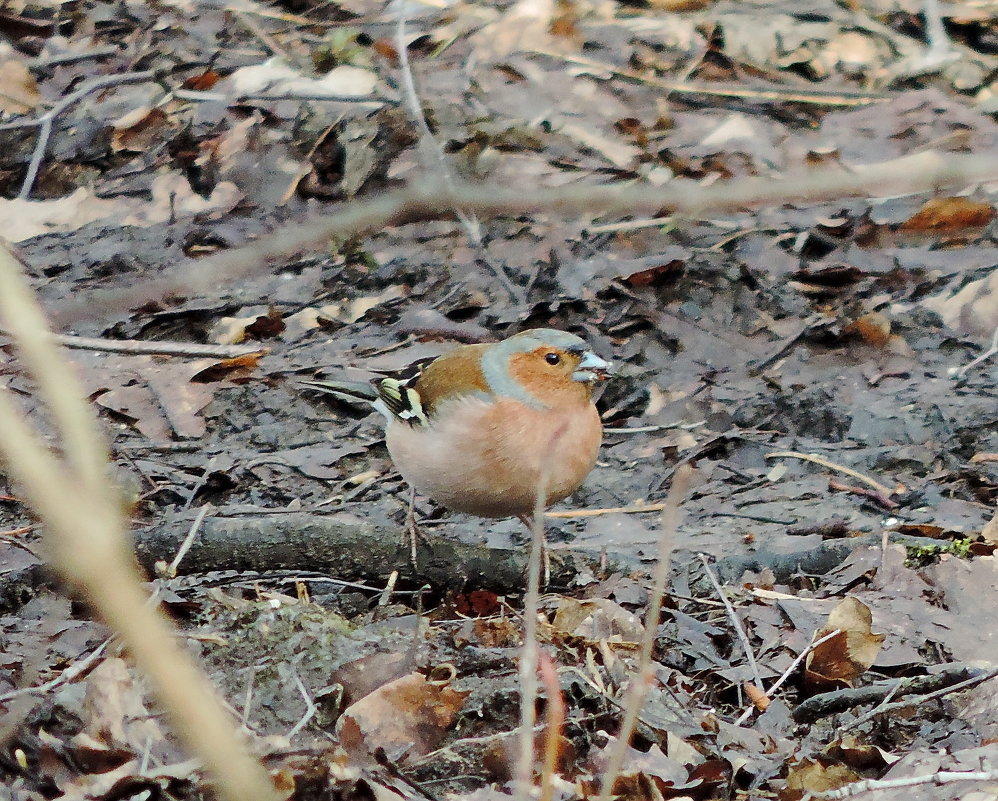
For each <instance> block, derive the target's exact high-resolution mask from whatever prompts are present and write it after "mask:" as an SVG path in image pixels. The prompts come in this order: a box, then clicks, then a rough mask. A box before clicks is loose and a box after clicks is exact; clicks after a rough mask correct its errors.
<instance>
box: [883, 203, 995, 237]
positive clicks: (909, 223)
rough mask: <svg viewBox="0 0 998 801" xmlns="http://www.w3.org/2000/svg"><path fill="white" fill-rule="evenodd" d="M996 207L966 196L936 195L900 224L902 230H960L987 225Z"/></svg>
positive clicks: (993, 216)
mask: <svg viewBox="0 0 998 801" xmlns="http://www.w3.org/2000/svg"><path fill="white" fill-rule="evenodd" d="M995 214H996V212H995V210H994V207H993V206H991V204H989V203H981V202H979V201H976V200H971V199H970V198H965V197H935V198H932V199H930V200H927V201H926V202H925V204H924V205H923V206H922V208H920V209H919V210H918V211H916V212H915V213H914V214H913V215H912V216H911V217H909V218H908V219H907V220H905V221H904V222H903V223H901V225H900V227H899V228H900V230H901V231H958V230H960V229H961V228H976V227H980V226H984V225H987V224H988V223H989V222H991V221H992V220H993V219H994V218H995Z"/></svg>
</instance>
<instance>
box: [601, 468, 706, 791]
mask: <svg viewBox="0 0 998 801" xmlns="http://www.w3.org/2000/svg"><path fill="white" fill-rule="evenodd" d="M692 479H693V468H692V467H690V466H689V465H688V464H683V465H680V466H679V468H678V469H677V470H676V474H675V476H674V477H673V479H672V486H671V487H670V488H669V496H668V498H666V500H665V509H663V510H662V517H661V520H660V524H659V525H660V530H659V535H658V564H657V565H656V566H655V580H654V584H653V585H652V591H651V593H650V594H649V597H648V609H647V611H646V612H645V621H644V625H645V629H644V635H643V636H642V638H641V650H640V651H639V657H638V666H637V670H636V671H635V673H634V676H633V677H632V678H631V680H630V682H629V683H628V685H627V695H626V697H625V698H624V720H623V722H622V723H621V724H620V731H619V732H618V733H617V739H616V741H615V742H614V744H613V747H612V748H611V750H610V757H609V759H608V760H607V766H606V772H605V773H604V774H603V785H602V786H601V787H600V794H599V801H609V798H610V796H611V794H612V793H613V783H614V782H615V781H616V780H617V776H618V775H619V774H620V769H621V767H622V766H623V764H624V757H625V756H626V754H627V746H628V744H629V743H630V741H631V734H632V733H633V732H634V726H635V725H636V724H637V722H638V715H640V714H641V706H642V704H643V703H644V700H645V694H646V693H647V692H648V687H649V685H650V684H651V680H652V678H653V675H654V666H653V663H652V652H653V651H654V649H655V637H656V635H657V634H658V623H659V620H660V619H661V615H662V599H663V598H664V597H665V585H666V584H667V583H668V581H669V568H670V566H671V565H672V548H673V545H674V543H675V540H676V528H677V527H678V525H679V504H680V502H681V501H682V499H683V498H684V497H685V496H686V493H687V492H688V491H689V488H690V483H691V482H692Z"/></svg>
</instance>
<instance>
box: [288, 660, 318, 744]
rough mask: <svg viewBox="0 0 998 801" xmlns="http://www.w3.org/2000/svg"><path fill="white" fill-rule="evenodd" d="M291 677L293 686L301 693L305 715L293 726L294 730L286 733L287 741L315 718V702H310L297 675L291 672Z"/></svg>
mask: <svg viewBox="0 0 998 801" xmlns="http://www.w3.org/2000/svg"><path fill="white" fill-rule="evenodd" d="M291 677H292V678H293V679H294V680H295V686H296V687H297V688H298V692H299V693H301V697H302V698H303V699H305V714H304V715H302V716H301V720H299V721H298V722H297V723H296V724H295V725H294V728H292V729H291V731H289V732H288V740H291V739H293V738H294V736H295V735H296V734H298V732H300V731H301V730H302V729H304V728H305V726H307V725H308V722H309V721H310V720H311V719H312V718H314V717H315V712H316V706H315V702H314V701H313V700H312V696H310V695H309V694H308V690H306V689H305V685H304V684H302V681H301V678H299V676H298V673H297V672H292V673H291Z"/></svg>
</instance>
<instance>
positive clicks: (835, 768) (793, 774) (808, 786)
mask: <svg viewBox="0 0 998 801" xmlns="http://www.w3.org/2000/svg"><path fill="white" fill-rule="evenodd" d="M861 778H863V777H862V776H860V775H859V774H858V773H856V771H854V770H852V769H851V768H847V767H846V766H845V765H838V764H831V765H826V764H824V763H823V762H820V761H818V760H813V759H802V760H801V761H800V762H798V763H797V764H796V765H792V766H791V767H790V769H789V770H788V771H787V786H786V790H785V791H784V792H783V793H780V801H796V799H799V798H803V797H804V795H805V794H806V793H824V792H827V791H829V790H837V789H839V788H840V787H844V786H845V785H847V784H852V782H856V781H859V780H860V779H861Z"/></svg>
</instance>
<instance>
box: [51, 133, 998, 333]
mask: <svg viewBox="0 0 998 801" xmlns="http://www.w3.org/2000/svg"><path fill="white" fill-rule="evenodd" d="M995 178H998V156H996V155H993V154H990V153H989V154H977V155H974V154H964V153H941V152H927V153H921V154H919V155H917V156H909V157H905V158H900V159H895V160H893V161H888V162H883V163H880V164H869V165H865V166H862V167H855V168H853V169H852V170H851V171H846V170H843V169H841V168H829V169H823V170H813V171H809V172H807V173H805V174H802V175H787V176H784V177H783V178H781V179H775V178H772V177H770V176H767V177H750V178H740V179H737V180H732V181H719V182H718V183H715V184H713V185H711V186H700V185H698V184H694V183H693V182H691V181H678V180H677V181H673V182H671V183H669V184H666V185H665V186H662V187H655V186H650V185H647V184H636V183H627V184H625V183H620V184H608V185H607V186H602V187H597V186H590V185H588V184H582V185H575V186H562V187H555V188H545V187H537V188H536V189H534V188H531V191H529V192H525V191H524V188H523V187H522V186H496V185H493V184H470V183H455V184H454V186H452V187H448V186H444V185H442V184H441V182H440V181H439V180H438V179H435V178H433V177H432V176H423V177H422V178H421V179H420V180H419V181H417V182H414V183H413V184H412V185H410V186H408V187H407V188H405V189H400V190H398V191H397V192H388V193H385V194H381V195H378V196H377V197H374V198H372V199H371V200H360V199H358V198H351V199H350V200H349V201H346V202H344V203H342V204H340V205H339V206H334V207H331V208H329V209H323V212H322V215H321V216H317V217H315V218H314V219H312V220H309V221H305V222H302V223H300V224H296V225H289V226H286V227H285V228H284V229H282V230H281V231H279V232H276V233H274V234H272V235H271V236H268V237H265V238H263V239H260V240H257V241H256V242H254V243H253V244H252V245H248V246H246V247H241V248H233V249H232V250H227V251H224V252H220V253H216V254H214V255H212V256H209V257H207V258H204V259H199V260H197V261H191V260H189V261H186V262H184V263H183V264H182V265H181V266H180V267H178V268H177V269H175V270H171V271H170V272H169V274H167V275H165V276H164V277H162V278H159V279H152V280H148V281H142V282H141V283H138V284H137V285H136V286H134V287H132V288H130V289H126V290H120V291H105V292H100V293H93V294H90V293H79V294H78V295H77V296H76V297H75V298H73V299H71V300H68V301H66V302H64V303H62V304H61V305H60V307H59V308H58V309H54V310H53V315H54V317H55V319H56V321H57V322H59V323H60V324H68V323H71V322H73V321H75V320H79V319H80V318H81V317H84V316H86V317H87V318H90V319H92V318H93V316H94V315H95V314H100V313H102V312H105V313H106V312H108V311H114V312H127V311H128V310H129V309H130V308H132V307H133V306H138V305H141V304H142V303H145V302H147V301H150V300H162V299H163V298H165V297H167V296H168V295H170V294H177V295H183V296H191V295H195V294H197V293H199V292H205V291H207V290H208V289H209V288H210V287H214V286H218V285H220V284H223V283H233V282H236V281H238V280H241V279H244V278H246V277H247V276H251V275H256V274H262V273H264V272H266V271H268V270H270V269H271V266H270V264H271V260H273V259H276V258H279V257H281V256H284V255H287V254H289V253H295V252H298V251H301V250H304V249H309V248H314V249H319V250H321V249H323V248H325V247H326V246H327V243H328V242H329V240H330V239H331V238H337V237H345V236H352V235H355V234H360V233H365V232H370V231H376V230H379V229H381V228H385V227H387V226H392V225H401V224H403V223H405V222H406V221H408V220H412V219H426V218H428V217H445V216H447V215H449V214H453V209H454V208H461V209H465V210H466V211H468V212H474V213H475V214H477V215H479V216H480V217H484V216H496V215H501V214H511V213H512V214H523V213H528V212H532V211H544V212H546V213H550V214H556V215H563V216H571V215H577V214H579V213H586V214H590V215H598V214H621V215H639V214H653V213H658V212H659V211H660V210H662V209H668V210H671V211H673V212H676V213H678V214H683V215H688V216H694V215H698V214H702V213H704V212H707V211H719V210H724V209H742V208H745V207H749V206H760V205H767V204H773V203H784V202H786V201H788V200H791V199H809V200H816V199H819V198H841V197H846V196H850V195H863V196H866V195H884V194H886V193H904V192H931V191H936V190H937V189H938V188H939V187H941V186H946V185H952V184H955V185H960V186H965V185H968V184H976V183H979V182H981V181H987V180H994V179H995Z"/></svg>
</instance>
